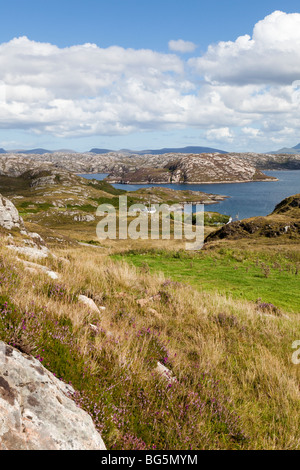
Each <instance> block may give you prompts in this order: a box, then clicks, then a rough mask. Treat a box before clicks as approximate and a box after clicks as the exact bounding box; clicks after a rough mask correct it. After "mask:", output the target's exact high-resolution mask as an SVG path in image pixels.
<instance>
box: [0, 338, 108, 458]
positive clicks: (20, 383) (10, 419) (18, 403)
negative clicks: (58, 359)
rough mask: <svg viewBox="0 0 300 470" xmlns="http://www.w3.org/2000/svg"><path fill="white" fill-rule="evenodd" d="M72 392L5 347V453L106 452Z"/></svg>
mask: <svg viewBox="0 0 300 470" xmlns="http://www.w3.org/2000/svg"><path fill="white" fill-rule="evenodd" d="M72 392H73V389H72V387H70V386H69V385H66V384H64V383H63V382H61V381H60V380H58V379H57V378H56V377H54V375H53V374H51V373H50V372H49V371H48V370H47V369H45V368H44V367H43V366H42V365H41V363H40V362H39V361H38V360H36V359H34V358H33V357H31V356H27V355H25V354H23V353H21V352H20V351H18V350H16V349H14V348H12V347H11V346H8V345H7V344H5V343H3V342H1V341H0V450H105V445H104V443H103V440H102V438H101V436H100V434H99V433H98V432H97V430H96V429H95V426H94V424H93V422H92V419H91V417H90V416H89V415H88V414H87V413H86V412H84V411H83V410H82V409H80V408H78V407H77V406H76V404H75V402H74V401H73V400H72V399H71V398H70V396H71V395H72Z"/></svg>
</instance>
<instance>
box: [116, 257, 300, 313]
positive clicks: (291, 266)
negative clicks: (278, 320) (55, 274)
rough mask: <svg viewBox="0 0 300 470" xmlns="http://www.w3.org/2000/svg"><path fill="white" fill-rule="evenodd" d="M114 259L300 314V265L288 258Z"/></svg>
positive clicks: (205, 289)
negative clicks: (299, 272)
mask: <svg viewBox="0 0 300 470" xmlns="http://www.w3.org/2000/svg"><path fill="white" fill-rule="evenodd" d="M114 257H115V258H117V259H124V260H126V261H128V262H129V263H132V264H133V265H135V266H137V267H140V268H142V269H149V270H150V272H155V271H156V272H157V271H161V272H163V273H164V275H165V276H167V277H169V278H171V279H172V280H174V281H178V282H184V283H189V284H191V285H193V286H194V287H196V288H197V289H198V290H200V291H206V292H207V291H217V292H219V293H222V294H227V295H230V296H232V297H233V298H239V299H245V300H250V301H254V302H255V301H257V300H259V301H260V302H267V303H272V304H273V305H275V306H276V307H278V308H280V309H282V310H285V311H292V312H300V289H299V287H300V278H299V274H298V270H299V262H298V261H297V260H290V259H288V257H287V256H285V255H281V256H278V254H276V255H275V254H274V255H270V254H268V255H267V254H263V253H261V252H260V253H253V252H252V253H249V252H245V251H241V250H229V249H228V250H225V249H219V250H216V251H214V252H213V253H211V252H209V253H207V252H202V253H198V254H187V253H184V252H176V253H175V252H164V251H159V252H154V251H153V252H151V251H150V252H144V253H143V252H128V253H125V254H122V255H115V256H114Z"/></svg>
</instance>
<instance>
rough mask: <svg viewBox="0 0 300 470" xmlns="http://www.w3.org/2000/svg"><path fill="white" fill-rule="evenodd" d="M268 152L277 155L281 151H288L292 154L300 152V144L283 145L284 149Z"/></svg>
mask: <svg viewBox="0 0 300 470" xmlns="http://www.w3.org/2000/svg"><path fill="white" fill-rule="evenodd" d="M267 153H271V154H273V155H277V154H280V153H288V154H290V155H296V154H300V144H297V145H295V147H283V148H282V149H279V150H275V151H273V152H267Z"/></svg>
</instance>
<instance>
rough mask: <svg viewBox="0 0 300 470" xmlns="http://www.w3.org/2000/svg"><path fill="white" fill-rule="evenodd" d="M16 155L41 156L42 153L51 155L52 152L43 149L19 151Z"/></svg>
mask: <svg viewBox="0 0 300 470" xmlns="http://www.w3.org/2000/svg"><path fill="white" fill-rule="evenodd" d="M18 153H24V154H26V155H29V154H36V155H43V154H44V153H52V151H51V150H45V149H31V150H19V151H18Z"/></svg>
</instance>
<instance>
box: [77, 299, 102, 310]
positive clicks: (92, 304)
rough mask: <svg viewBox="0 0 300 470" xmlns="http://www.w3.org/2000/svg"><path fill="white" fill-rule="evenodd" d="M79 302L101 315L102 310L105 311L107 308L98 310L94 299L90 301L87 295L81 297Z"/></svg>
mask: <svg viewBox="0 0 300 470" xmlns="http://www.w3.org/2000/svg"><path fill="white" fill-rule="evenodd" d="M78 302H80V303H82V304H84V305H86V307H88V308H89V310H91V311H92V312H95V313H100V310H105V307H100V308H98V307H97V305H96V304H95V302H94V301H93V299H90V298H89V297H87V296H86V295H79V296H78Z"/></svg>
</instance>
